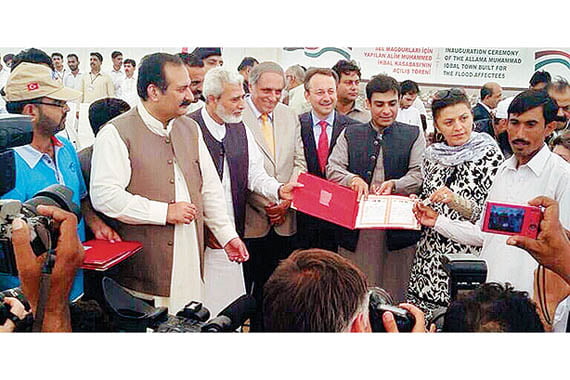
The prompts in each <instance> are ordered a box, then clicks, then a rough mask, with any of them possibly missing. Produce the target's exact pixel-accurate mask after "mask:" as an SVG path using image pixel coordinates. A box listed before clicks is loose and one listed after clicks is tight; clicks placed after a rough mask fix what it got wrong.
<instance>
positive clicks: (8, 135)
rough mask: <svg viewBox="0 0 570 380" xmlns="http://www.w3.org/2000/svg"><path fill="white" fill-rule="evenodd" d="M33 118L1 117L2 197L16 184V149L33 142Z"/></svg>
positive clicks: (0, 185) (19, 116)
mask: <svg viewBox="0 0 570 380" xmlns="http://www.w3.org/2000/svg"><path fill="white" fill-rule="evenodd" d="M32 137H33V133H32V118H31V117H30V116H25V115H0V197H1V196H2V195H3V194H6V193H7V192H9V191H10V190H12V189H13V188H14V186H15V184H16V163H15V158H14V151H12V150H10V148H15V147H18V146H22V145H27V144H29V143H31V142H32Z"/></svg>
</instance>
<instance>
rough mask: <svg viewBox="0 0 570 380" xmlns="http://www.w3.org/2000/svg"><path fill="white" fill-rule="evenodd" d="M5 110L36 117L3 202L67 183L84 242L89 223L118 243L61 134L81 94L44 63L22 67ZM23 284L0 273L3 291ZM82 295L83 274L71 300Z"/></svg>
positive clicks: (18, 152)
mask: <svg viewBox="0 0 570 380" xmlns="http://www.w3.org/2000/svg"><path fill="white" fill-rule="evenodd" d="M4 92H5V94H6V95H5V100H6V101H7V103H6V108H7V110H8V112H10V113H14V114H22V115H28V116H30V117H31V122H32V128H33V139H32V142H31V143H30V144H28V145H24V146H20V147H17V148H14V149H13V150H14V156H15V171H16V181H15V186H14V188H13V189H11V190H10V191H8V192H7V193H6V194H0V197H1V198H2V199H15V200H19V201H21V202H25V201H26V200H28V199H30V198H31V197H32V196H33V195H34V194H36V193H37V192H38V191H40V190H42V189H44V188H45V187H47V186H49V185H52V184H57V183H59V184H63V185H65V186H67V187H69V188H70V189H71V190H72V191H73V198H72V200H73V202H74V203H76V204H81V209H82V214H83V215H84V217H85V218H81V219H80V220H79V223H78V228H77V232H78V233H79V236H80V239H81V240H84V239H85V227H84V221H83V219H85V222H86V223H87V225H88V226H89V227H90V228H91V230H92V231H93V232H94V234H95V236H96V237H97V238H99V239H108V240H119V239H120V238H119V236H118V234H117V233H116V232H115V231H114V230H113V229H111V228H110V227H109V226H107V225H106V224H105V223H104V222H103V221H102V220H101V219H100V218H99V217H97V216H96V215H95V213H94V211H93V209H92V208H91V206H90V204H89V202H88V199H87V198H86V194H87V191H86V186H85V182H84V180H83V176H82V174H81V170H80V164H79V160H78V158H77V153H76V152H75V150H74V148H73V146H72V145H71V143H70V142H69V141H68V140H66V139H65V138H61V137H56V136H55V135H56V133H58V132H59V131H61V130H62V129H63V128H64V127H65V119H66V115H67V112H68V111H69V107H68V106H67V101H70V100H73V99H75V98H77V97H78V96H80V95H81V94H80V92H78V91H75V90H73V89H70V88H66V87H64V86H63V84H62V83H60V82H58V81H56V80H55V79H53V77H52V72H51V69H50V68H49V67H48V66H47V65H45V64H40V63H30V62H22V63H20V64H19V65H18V66H17V67H16V68H15V69H14V70H13V71H12V72H11V73H10V77H9V78H8V82H7V84H6V86H5V88H4ZM18 285H19V282H18V279H17V278H16V277H15V276H9V275H6V274H1V273H0V290H2V289H9V288H13V287H16V286H18ZM82 293H83V274H82V271H81V270H80V271H78V273H77V278H76V281H75V283H74V285H73V289H72V292H71V298H72V299H76V298H78V297H79V296H81V295H82Z"/></svg>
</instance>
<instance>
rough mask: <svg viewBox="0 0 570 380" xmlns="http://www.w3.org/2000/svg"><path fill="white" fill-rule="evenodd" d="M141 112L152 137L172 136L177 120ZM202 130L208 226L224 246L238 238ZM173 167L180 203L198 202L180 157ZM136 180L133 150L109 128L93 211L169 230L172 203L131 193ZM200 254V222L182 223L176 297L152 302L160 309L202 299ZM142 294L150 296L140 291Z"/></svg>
mask: <svg viewBox="0 0 570 380" xmlns="http://www.w3.org/2000/svg"><path fill="white" fill-rule="evenodd" d="M137 111H138V112H139V114H140V116H141V118H142V120H143V121H144V123H145V125H146V127H147V128H148V129H149V130H150V131H151V132H152V133H155V134H157V135H159V136H169V135H170V131H171V129H172V124H173V121H174V120H171V121H170V122H169V123H168V125H167V127H166V128H164V126H163V124H162V123H161V122H160V121H158V120H157V119H155V118H154V117H153V116H152V115H151V114H150V113H149V112H148V111H147V110H146V108H145V107H144V105H143V104H142V103H140V102H139V104H138V106H137ZM197 131H198V135H199V136H198V155H199V160H200V168H201V172H202V180H203V185H202V197H203V208H204V223H205V224H206V225H207V226H208V227H210V229H211V230H212V232H213V233H214V235H215V236H216V238H217V240H218V241H219V242H220V244H221V245H222V246H225V245H226V244H227V243H228V242H229V241H230V240H232V239H233V238H236V237H238V235H237V233H236V232H235V228H233V224H232V222H231V220H230V219H229V217H228V214H227V210H226V205H225V203H224V202H220V200H222V199H225V197H224V191H223V188H222V185H221V183H220V180H219V178H218V174H217V172H216V168H215V167H214V163H213V162H212V159H211V157H210V154H209V152H208V148H207V147H206V145H205V144H204V141H203V138H202V135H201V132H200V129H199V128H197ZM173 166H174V181H175V200H176V202H192V200H191V198H190V193H189V191H188V187H187V185H186V181H185V180H184V174H183V173H182V170H181V169H180V167H179V165H178V163H177V161H176V158H175V159H174V163H173ZM130 179H131V162H130V160H129V151H128V149H127V147H126V145H125V143H124V142H123V140H122V139H121V137H120V135H119V133H118V131H117V129H116V128H115V126H114V125H113V124H112V123H111V124H108V125H107V126H105V128H103V129H102V130H101V131H100V132H99V134H98V135H97V138H96V139H95V145H94V147H93V158H92V167H91V192H90V193H91V201H92V203H93V207H94V208H95V209H96V210H97V211H100V212H103V213H104V214H106V215H107V216H109V217H111V218H115V219H118V220H119V221H121V222H123V223H128V224H156V225H165V224H166V215H167V211H168V203H166V202H159V201H153V200H151V199H148V198H145V197H142V196H140V195H135V194H131V193H129V192H128V191H127V190H126V188H127V186H128V184H129V182H130ZM189 252H190V253H189ZM198 252H199V250H198V238H197V230H196V223H195V222H192V223H190V224H180V223H179V224H176V225H175V227H174V247H173V253H174V258H173V271H172V278H171V291H170V297H152V298H153V299H154V300H155V302H156V304H157V305H160V306H162V305H168V307H169V308H170V309H171V310H180V309H181V308H182V307H184V305H185V303H187V302H188V301H189V300H201V299H202V296H203V293H202V292H203V283H202V281H201V278H200V259H199V255H198ZM137 294H138V295H141V296H144V294H141V293H139V292H137Z"/></svg>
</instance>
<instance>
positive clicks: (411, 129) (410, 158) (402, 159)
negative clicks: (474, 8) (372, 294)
mask: <svg viewBox="0 0 570 380" xmlns="http://www.w3.org/2000/svg"><path fill="white" fill-rule="evenodd" d="M399 96H400V86H399V84H398V82H397V81H396V80H395V79H394V78H391V77H389V76H386V75H377V76H375V77H373V78H372V79H371V80H370V82H369V83H368V84H367V85H366V97H367V105H368V107H369V108H370V111H371V113H372V120H371V121H370V123H366V124H358V125H354V126H350V127H348V128H346V129H345V130H344V131H343V132H342V133H341V134H340V136H339V137H338V140H337V143H336V145H335V147H334V149H333V151H332V153H331V156H330V157H329V163H328V165H327V179H328V180H331V181H333V182H337V183H340V184H341V185H344V186H347V187H350V188H352V189H353V190H354V191H357V192H358V194H359V198H360V197H362V196H364V197H366V196H367V195H368V192H369V190H372V191H374V192H375V193H379V194H386V195H387V194H392V193H397V194H404V195H409V194H412V193H416V192H417V191H419V189H420V187H421V184H422V181H423V178H422V174H421V170H420V166H421V157H422V154H423V152H424V150H425V139H424V136H423V131H422V130H421V128H418V127H417V126H412V125H408V124H403V123H399V122H396V121H395V120H396V116H397V115H398V107H399ZM418 238H419V232H418V231H402V230H389V231H384V230H363V231H360V232H359V231H345V232H344V233H343V236H342V237H341V241H340V246H341V249H340V251H339V253H340V254H342V255H343V256H346V257H348V258H349V259H351V260H352V261H353V262H354V263H355V264H356V265H358V266H359V267H360V268H362V270H363V271H364V273H365V274H366V275H367V277H368V280H369V283H370V284H372V285H380V286H382V287H384V288H385V289H386V290H388V291H389V292H390V293H391V294H392V295H393V296H394V298H395V299H396V300H403V299H404V296H405V291H406V287H407V282H408V278H409V272H410V266H411V263H412V260H413V258H414V252H415V243H416V242H417V240H418Z"/></svg>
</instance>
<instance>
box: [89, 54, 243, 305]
mask: <svg viewBox="0 0 570 380" xmlns="http://www.w3.org/2000/svg"><path fill="white" fill-rule="evenodd" d="M137 92H138V95H139V97H140V102H139V104H138V105H137V106H136V107H134V108H133V109H131V110H130V111H129V112H127V113H125V114H123V115H121V116H119V117H117V118H115V119H113V120H111V122H109V124H107V125H106V126H105V127H103V128H102V129H101V131H100V132H99V134H98V135H97V138H96V141H95V145H94V150H93V161H92V169H91V195H92V202H93V205H94V207H95V209H97V210H98V211H101V212H103V213H104V214H106V215H107V216H109V217H111V218H115V219H117V220H118V221H119V222H121V223H120V226H119V228H118V230H119V231H120V234H121V236H122V237H123V240H137V241H140V242H142V243H143V251H142V252H140V253H137V254H136V255H135V256H133V257H131V258H129V259H128V260H125V261H124V262H123V263H121V264H119V265H118V267H117V269H116V270H115V271H114V272H113V273H112V277H113V278H115V279H116V280H117V281H118V282H119V283H120V284H121V285H122V286H124V287H126V288H128V289H130V290H131V291H132V292H133V293H134V294H135V295H137V296H139V297H142V298H148V299H152V300H154V302H155V306H167V307H169V309H170V311H171V312H172V313H175V312H177V311H178V310H180V309H181V308H182V307H183V306H184V305H185V304H186V303H188V302H189V301H191V300H198V301H200V300H201V299H202V297H203V285H204V283H203V270H204V260H203V259H204V232H203V231H204V223H206V225H207V226H208V227H209V229H210V231H212V233H213V234H214V236H215V237H216V238H217V240H218V241H219V242H220V244H221V245H222V246H223V247H224V250H225V251H226V253H227V254H228V257H229V259H230V260H232V261H236V262H238V263H239V262H243V261H245V260H247V259H248V257H249V255H248V252H247V249H246V248H245V245H244V244H243V242H242V241H241V240H240V239H239V237H238V235H237V233H236V231H235V229H234V227H233V225H232V223H231V221H230V219H229V217H228V215H227V210H226V206H225V201H224V192H223V189H222V185H221V182H220V180H219V177H218V174H217V172H216V169H215V167H214V164H213V162H212V160H211V159H210V156H209V153H208V150H207V148H206V146H205V144H204V142H203V140H202V137H201V132H200V128H198V126H197V124H196V123H195V122H194V121H193V120H191V119H189V118H187V117H186V116H184V115H185V114H186V111H187V108H188V105H189V104H190V103H191V102H192V99H193V98H192V92H191V91H190V78H189V76H188V72H187V70H186V69H185V67H184V64H183V62H182V61H181V60H180V58H179V57H176V56H174V55H170V54H165V53H155V54H151V55H148V56H146V57H145V58H143V61H142V62H141V65H140V68H139V74H138V82H137ZM206 307H207V305H206Z"/></svg>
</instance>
